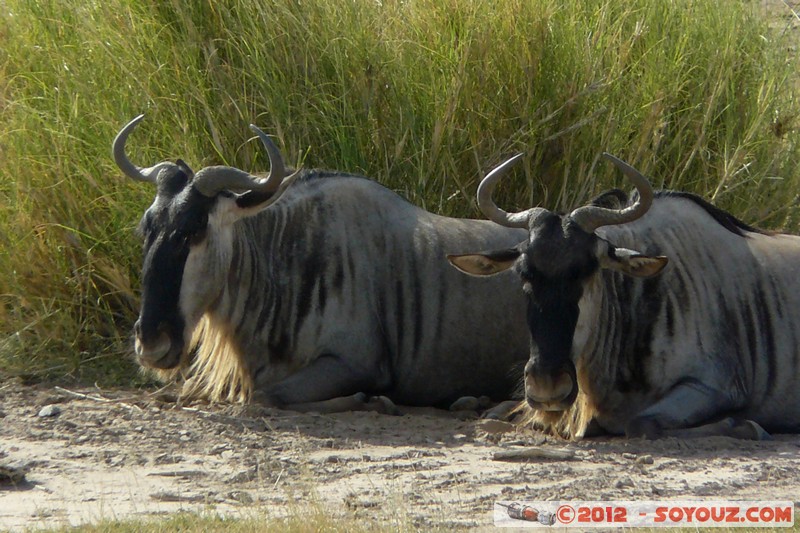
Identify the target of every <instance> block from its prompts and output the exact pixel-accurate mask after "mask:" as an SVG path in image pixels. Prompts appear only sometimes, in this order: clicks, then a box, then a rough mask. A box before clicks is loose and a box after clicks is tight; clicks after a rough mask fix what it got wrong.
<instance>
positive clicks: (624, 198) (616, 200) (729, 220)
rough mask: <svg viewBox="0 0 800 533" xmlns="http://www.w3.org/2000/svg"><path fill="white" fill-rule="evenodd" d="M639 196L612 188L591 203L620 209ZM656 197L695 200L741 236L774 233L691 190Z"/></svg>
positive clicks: (658, 192) (723, 225)
mask: <svg viewBox="0 0 800 533" xmlns="http://www.w3.org/2000/svg"><path fill="white" fill-rule="evenodd" d="M638 197H639V193H638V192H635V191H634V193H633V194H632V195H631V196H630V198H628V195H627V194H626V193H625V192H624V191H622V190H620V189H610V190H608V191H605V192H602V193H600V194H599V195H598V196H597V197H595V198H594V199H593V200H592V201H591V205H596V206H599V207H606V208H608V209H620V208H622V207H625V206H626V205H630V203H632V202H634V201H636V199H637V198H638ZM655 197H656V198H683V199H685V200H689V201H690V202H694V203H695V204H697V205H698V206H699V207H701V208H702V209H703V210H704V211H705V212H706V213H708V214H709V215H711V218H713V219H714V220H716V221H717V223H719V225H721V226H722V227H723V228H725V229H727V230H728V231H730V232H731V233H734V234H736V235H739V236H740V237H744V236H745V235H744V232H745V231H748V232H750V233H760V234H762V235H772V233H771V232H769V231H765V230H762V229H759V228H756V227H754V226H751V225H749V224H746V223H744V222H742V221H741V220H739V219H738V218H736V217H735V216H733V215H731V214H730V213H728V212H727V211H724V210H722V209H720V208H719V207H717V206H715V205H713V204H712V203H710V202H708V201H706V200H704V199H703V198H701V197H700V196H697V195H696V194H693V193H690V192H683V191H656V193H655Z"/></svg>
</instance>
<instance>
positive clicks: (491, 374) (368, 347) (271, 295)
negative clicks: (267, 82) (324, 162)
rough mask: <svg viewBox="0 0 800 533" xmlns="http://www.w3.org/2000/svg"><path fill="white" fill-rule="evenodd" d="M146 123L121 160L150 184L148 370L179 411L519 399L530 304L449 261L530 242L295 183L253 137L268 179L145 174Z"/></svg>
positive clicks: (380, 190)
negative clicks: (218, 404) (177, 383)
mask: <svg viewBox="0 0 800 533" xmlns="http://www.w3.org/2000/svg"><path fill="white" fill-rule="evenodd" d="M141 118H142V117H141V116H140V117H137V118H135V119H134V120H132V121H131V122H130V123H128V124H127V125H126V126H125V127H124V128H122V130H121V131H120V132H119V134H118V135H117V137H116V139H115V140H114V144H113V154H114V159H115V161H116V163H117V165H118V166H119V168H120V169H121V170H122V172H124V173H125V174H126V175H127V176H129V177H131V178H133V179H135V180H141V181H150V182H154V183H156V184H157V194H156V198H155V201H154V202H153V204H152V205H151V206H150V208H149V209H147V211H146V212H145V214H144V217H143V218H142V221H141V225H140V231H141V233H142V236H143V238H144V248H143V255H144V265H143V271H142V305H141V311H140V315H139V319H138V321H137V322H136V324H135V326H134V335H135V351H136V355H137V357H138V361H139V363H140V364H141V365H143V366H145V367H149V368H152V369H161V370H162V372H161V374H162V376H163V377H166V378H177V377H179V376H181V375H182V376H183V377H184V378H185V379H186V382H185V385H184V389H183V390H184V394H186V395H191V396H202V397H206V398H209V399H212V400H225V401H246V400H248V399H250V398H252V397H254V396H255V397H257V399H259V400H261V401H266V402H267V403H269V404H271V405H275V406H281V407H287V408H291V409H295V410H310V409H315V410H321V411H333V410H341V409H357V408H361V407H364V405H362V403H363V401H364V399H365V398H364V396H365V395H364V394H363V393H365V392H366V393H369V394H380V395H385V396H387V397H388V398H390V399H391V400H393V401H395V402H398V403H402V404H407V405H442V404H445V403H447V402H451V401H453V400H455V399H456V398H458V397H460V396H463V395H473V396H478V395H488V396H490V397H492V398H495V399H507V398H509V397H510V394H511V393H512V391H513V389H514V386H515V384H517V383H519V374H518V372H520V371H521V369H522V367H523V365H524V363H525V360H526V359H527V352H528V348H527V345H528V335H527V328H526V325H525V320H524V317H522V316H521V314H522V313H523V312H524V309H525V301H524V297H523V296H522V295H520V294H519V291H516V290H514V287H513V283H510V279H498V280H496V281H492V282H490V283H487V282H486V280H481V281H478V280H474V279H469V278H467V277H466V276H463V275H461V274H459V273H458V272H456V271H455V270H453V269H452V268H451V267H450V266H449V265H448V264H447V262H446V261H445V260H444V255H445V253H446V252H448V251H451V250H453V249H457V248H469V247H476V246H477V247H484V246H511V245H512V244H514V243H516V242H518V241H519V240H520V239H521V238H524V235H525V232H524V231H521V230H518V229H508V228H502V227H500V226H497V225H496V224H493V223H491V222H488V221H484V220H460V219H454V218H446V217H442V216H437V215H434V214H431V213H428V212H426V211H424V210H422V209H419V208H417V207H415V206H413V205H411V204H410V203H408V202H407V201H405V200H403V199H402V198H400V197H399V196H398V195H396V194H395V193H393V192H392V191H390V190H388V189H386V188H385V187H383V186H381V185H379V184H377V183H375V182H373V181H370V180H368V179H364V178H362V177H357V176H351V175H346V174H341V173H331V172H323V171H300V172H295V173H293V174H292V175H290V176H286V170H285V167H284V163H283V160H282V158H281V155H280V152H279V151H278V149H277V148H276V147H275V145H274V144H273V143H272V141H271V140H270V139H269V138H268V137H267V136H266V135H265V134H264V133H263V132H261V131H260V130H259V129H258V128H255V127H254V126H253V129H254V131H256V133H258V135H259V137H260V138H261V140H262V142H263V143H264V145H265V146H266V149H267V152H268V154H269V159H270V165H271V170H270V174H269V176H268V177H266V178H261V177H258V176H254V175H251V174H249V173H247V172H244V171H241V170H239V169H236V168H232V167H226V166H212V167H207V168H203V169H202V170H200V171H198V172H197V173H196V174H194V173H193V172H192V170H191V169H190V168H189V167H188V166H187V165H186V163H184V162H182V161H180V160H178V161H177V162H176V163H171V162H161V163H158V164H157V165H155V166H153V167H150V168H139V167H137V166H136V165H134V164H133V163H131V162H130V160H129V159H128V157H127V155H126V154H125V143H126V140H127V138H128V135H129V134H130V132H131V131H132V130H133V129H134V127H135V126H136V124H137V123H138V122H139V120H141ZM498 299H499V300H500V301H502V302H503V306H496V305H489V302H495V301H497V300H498ZM194 346H196V348H193V347H194Z"/></svg>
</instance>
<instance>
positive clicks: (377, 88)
mask: <svg viewBox="0 0 800 533" xmlns="http://www.w3.org/2000/svg"><path fill="white" fill-rule="evenodd" d="M758 5H759V3H758V2H739V1H732V0H729V1H724V0H723V1H720V0H694V1H689V0H687V1H685V2H653V1H651V0H590V1H585V0H494V1H484V2H475V1H474V0H408V1H400V0H384V1H382V2H377V1H374V0H352V1H346V2H344V1H334V0H309V1H303V2H297V1H296V0H255V1H254V0H248V1H237V0H224V1H214V2H211V1H200V0H195V1H192V2H178V1H177V0H172V1H166V2H136V1H133V0H103V1H102V2H101V1H99V0H97V1H96V0H84V1H82V2H64V1H61V0H5V1H4V2H2V8H1V9H0V227H2V231H0V298H1V299H2V300H1V303H0V372H3V373H7V374H20V373H24V374H27V375H30V376H34V377H66V378H68V379H80V380H88V379H91V380H98V379H99V380H100V381H101V382H117V383H119V382H130V381H131V380H132V379H137V378H135V376H136V373H135V370H134V368H133V366H132V365H131V363H130V362H129V358H126V357H125V354H126V353H127V351H128V350H129V341H128V335H129V333H128V332H129V331H130V326H131V324H132V322H133V320H134V318H135V314H136V310H137V287H138V284H139V283H138V271H139V264H140V256H139V243H138V242H137V239H136V237H135V236H134V234H133V228H134V227H135V225H136V223H137V221H138V218H139V216H140V215H141V213H142V212H143V210H144V208H145V207H146V206H147V205H148V204H149V202H150V201H151V199H152V195H153V191H152V189H151V188H150V187H148V186H147V185H145V184H137V183H133V182H131V181H130V180H126V179H124V178H122V177H121V175H120V172H119V171H118V170H117V169H116V168H115V166H114V164H113V162H112V160H111V158H110V156H109V150H110V143H111V140H112V139H113V137H114V135H115V133H116V132H117V130H118V129H119V128H120V127H121V126H122V125H123V124H124V123H125V122H126V121H127V120H129V119H130V118H132V117H133V116H135V115H137V114H138V113H140V112H145V113H146V114H147V118H146V120H145V121H144V123H143V124H142V125H141V126H140V127H139V129H138V130H137V131H136V133H135V135H134V136H133V137H132V138H131V142H130V143H129V145H130V151H131V152H132V154H133V157H134V159H135V160H136V161H137V162H139V164H147V165H149V164H152V163H154V162H156V161H159V160H162V159H167V158H172V159H174V158H178V157H180V158H182V159H184V160H186V161H187V162H189V163H190V165H192V166H193V168H195V169H198V168H200V167H201V166H203V165H208V164H216V163H226V164H230V165H235V166H238V167H241V168H245V169H248V170H265V168H266V166H267V163H266V161H265V157H264V154H263V152H262V150H261V149H260V147H259V144H258V143H257V142H248V140H249V139H250V138H251V136H252V134H251V133H250V132H249V130H248V128H247V124H248V123H251V122H253V123H256V124H258V125H259V126H261V127H262V128H263V129H264V130H265V131H267V132H269V133H271V134H274V135H276V136H277V140H278V142H279V146H281V147H282V149H283V151H284V154H285V155H286V158H287V159H288V160H289V161H291V162H295V163H298V162H301V161H302V163H303V165H304V166H306V167H326V168H333V169H337V170H342V171H348V172H355V173H363V174H366V175H368V176H371V177H373V178H375V179H376V180H378V181H380V182H382V183H384V184H386V185H388V186H389V187H391V188H393V189H395V190H397V191H398V192H400V193H401V194H403V195H404V196H406V197H407V198H408V199H409V200H411V201H412V202H414V203H415V204H417V205H420V206H423V207H425V208H427V209H429V210H431V211H435V212H439V213H443V214H448V215H458V216H465V215H466V216H478V213H477V211H476V209H475V201H474V196H475V189H476V186H477V183H478V180H479V178H480V177H481V175H482V173H483V172H485V171H486V170H487V169H488V168H489V167H490V166H491V165H492V164H495V163H497V162H499V161H500V160H501V159H502V158H503V157H504V156H508V155H510V154H511V153H513V152H516V151H522V152H525V154H526V157H525V160H524V164H523V165H521V166H520V170H519V171H517V173H516V174H515V175H514V177H513V178H511V179H509V180H507V181H506V183H504V184H503V185H502V187H501V190H500V191H498V195H497V197H498V202H499V203H500V204H501V205H503V206H504V207H505V208H507V209H515V208H525V207H529V206H530V205H532V204H534V203H539V202H541V203H542V204H543V205H545V206H547V207H549V208H551V209H567V208H570V207H573V206H575V205H576V204H578V203H580V202H583V201H585V200H586V199H587V198H588V197H589V196H590V195H592V194H594V193H596V192H598V191H599V190H601V189H602V188H605V187H608V186H611V185H616V186H626V187H627V184H626V183H625V182H624V180H623V179H622V178H621V177H620V175H619V174H618V173H616V172H615V171H614V170H613V168H612V167H611V165H609V164H607V163H603V162H601V161H600V160H599V154H600V153H601V152H602V151H603V150H608V151H610V152H612V153H614V154H616V155H619V156H620V157H622V158H624V159H626V160H628V161H629V162H630V163H632V164H633V165H635V166H637V167H638V168H639V169H640V170H641V171H643V172H644V173H646V174H647V175H650V176H652V179H653V182H654V184H655V185H656V186H658V187H670V188H679V189H685V190H691V191H695V192H698V193H700V194H702V195H704V196H705V197H707V198H709V199H711V200H713V201H714V202H715V203H716V204H718V205H719V206H720V207H723V208H726V209H730V210H732V211H733V212H734V213H736V214H737V215H739V216H741V217H743V218H744V219H745V220H747V221H748V222H750V223H754V224H760V225H763V226H766V227H771V228H786V229H789V230H795V229H797V228H798V225H800V217H799V215H798V209H797V205H796V204H797V199H796V197H797V191H798V190H800V187H798V179H799V177H800V173H798V165H799V164H800V150H798V146H797V135H796V133H795V132H794V130H793V128H794V126H795V122H796V118H797V116H798V112H800V107H799V106H798V103H797V101H796V94H795V87H796V86H797V79H796V75H795V71H796V66H797V65H796V64H795V62H794V61H793V60H792V59H790V57H791V56H790V54H787V49H788V48H789V46H790V45H792V43H790V42H787V41H785V40H782V39H783V38H782V37H780V36H779V35H777V32H772V31H770V30H769V29H768V27H767V24H766V23H765V21H764V20H763V19H762V17H761V16H760V15H759V13H758V12H757V11H756V10H757V9H758Z"/></svg>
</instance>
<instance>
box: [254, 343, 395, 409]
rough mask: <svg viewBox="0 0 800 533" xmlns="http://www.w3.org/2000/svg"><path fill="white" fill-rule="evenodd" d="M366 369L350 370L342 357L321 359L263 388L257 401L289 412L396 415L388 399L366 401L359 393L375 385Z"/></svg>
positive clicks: (349, 366) (326, 356)
mask: <svg viewBox="0 0 800 533" xmlns="http://www.w3.org/2000/svg"><path fill="white" fill-rule="evenodd" d="M368 374H370V373H369V372H368V371H367V370H365V369H357V368H353V366H352V365H349V364H347V363H346V362H345V361H344V360H343V359H342V358H341V357H337V356H334V355H323V356H321V357H318V358H317V359H315V360H314V361H313V362H312V363H311V364H309V365H308V366H306V367H304V368H301V369H300V370H298V371H297V372H295V373H294V374H292V375H290V376H288V377H287V378H286V379H284V380H283V381H280V382H279V383H276V384H274V385H272V386H269V387H266V388H265V389H263V390H262V391H260V393H259V394H257V396H258V398H257V399H260V400H262V401H264V402H265V403H267V404H269V405H272V406H274V407H279V408H284V409H290V410H292V411H304V412H308V411H317V412H322V413H333V412H341V411H365V410H367V411H379V412H388V413H395V412H396V411H397V408H396V407H395V406H394V404H393V403H392V402H391V400H389V399H388V398H384V397H383V396H377V397H373V398H368V397H367V395H366V394H363V393H362V392H361V391H363V390H370V389H374V388H375V383H376V381H378V380H377V379H375V377H374V376H371V375H368Z"/></svg>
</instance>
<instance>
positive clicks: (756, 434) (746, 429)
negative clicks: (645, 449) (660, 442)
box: [664, 417, 772, 440]
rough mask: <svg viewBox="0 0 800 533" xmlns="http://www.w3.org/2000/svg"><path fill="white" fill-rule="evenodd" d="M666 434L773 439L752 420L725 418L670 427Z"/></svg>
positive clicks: (691, 436)
mask: <svg viewBox="0 0 800 533" xmlns="http://www.w3.org/2000/svg"><path fill="white" fill-rule="evenodd" d="M664 436H667V437H678V438H681V439H692V438H698V437H733V438H735V439H743V440H771V439H772V437H771V436H770V435H769V433H767V432H766V431H764V428H762V427H761V426H760V425H758V424H757V423H755V422H753V421H752V420H743V419H736V418H731V417H728V418H723V419H722V420H719V421H717V422H712V423H711V424H704V425H702V426H697V427H693V428H686V429H668V430H665V431H664Z"/></svg>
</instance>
